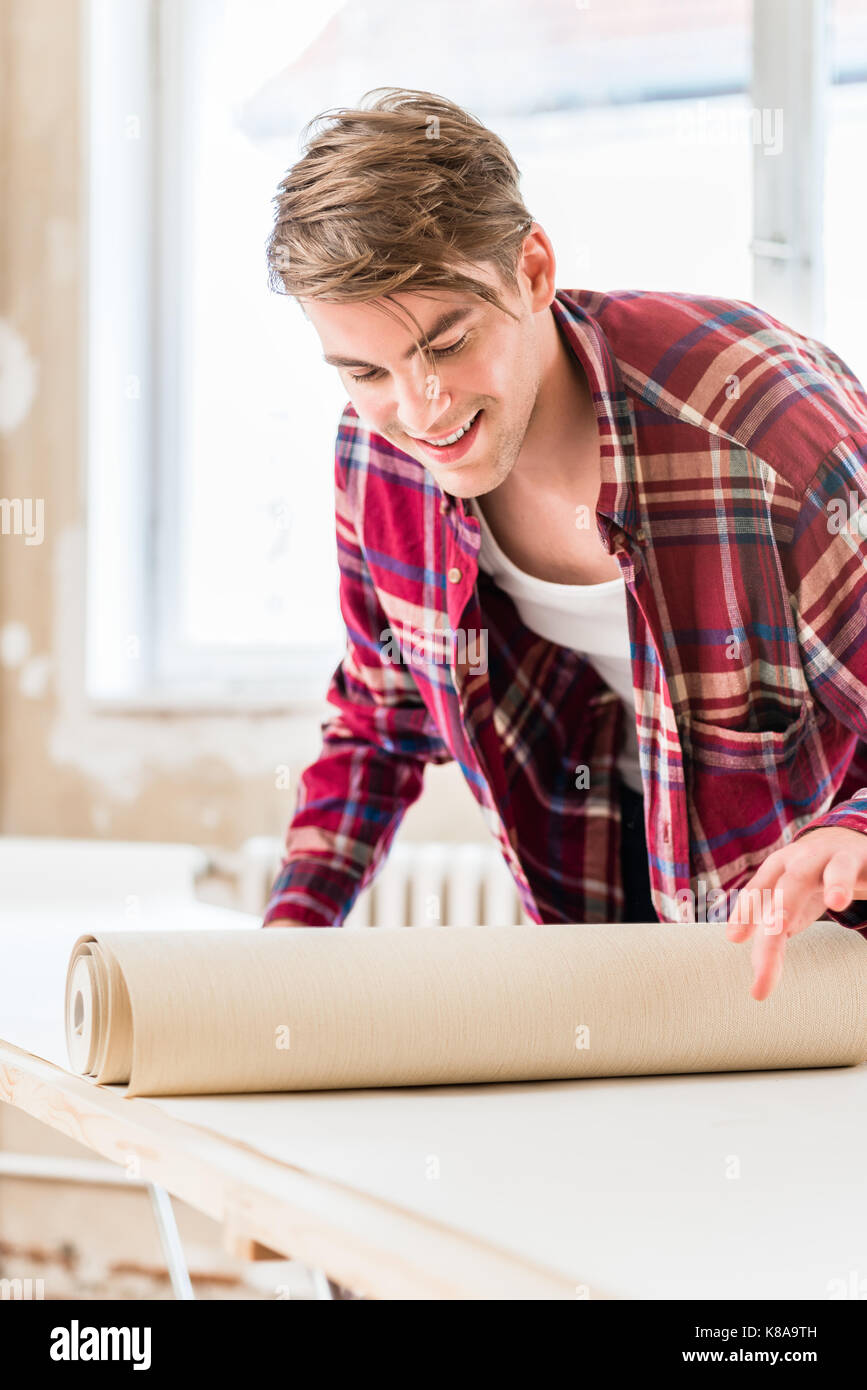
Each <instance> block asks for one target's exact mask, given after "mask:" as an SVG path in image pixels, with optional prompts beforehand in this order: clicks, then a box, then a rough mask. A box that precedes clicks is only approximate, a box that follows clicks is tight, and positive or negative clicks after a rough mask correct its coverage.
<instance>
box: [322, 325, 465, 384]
mask: <svg viewBox="0 0 867 1390" xmlns="http://www.w3.org/2000/svg"><path fill="white" fill-rule="evenodd" d="M469 338H470V334H469V333H465V334H464V335H463V337H462V338H458V341H457V342H456V343H451V344H450V345H449V346H448V347H443V348H432V349H431V351H432V352H433V355H434V357H451V355H452V353H453V352H460V350H461V348H463V347H466V345H467V342H468V341H469ZM348 375H349V380H350V381H378V380H379V378H380V377H381V376H384V375H385V373H384V372H383V370H382V368H381V367H376V368H375V369H374V370H373V371H370V372H361V373H360V374H356V373H355V372H349V374H348Z"/></svg>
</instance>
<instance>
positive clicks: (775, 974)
mask: <svg viewBox="0 0 867 1390" xmlns="http://www.w3.org/2000/svg"><path fill="white" fill-rule="evenodd" d="M787 940H788V937H787V935H786V933H785V932H782V933H781V934H780V935H778V936H766V935H765V934H764V933H763V932H759V934H758V935H757V936H756V939H755V941H754V943H753V952H752V963H753V983H752V988H751V989H750V994H751V995H752V996H753V998H754V999H758V1000H762V999H767V997H768V995H769V994H770V993H771V991H772V990H773V989H774V987H775V985H776V984H777V982H778V980H779V978H780V976H781V975H782V973H783V959H784V957H785V954H786V942H787Z"/></svg>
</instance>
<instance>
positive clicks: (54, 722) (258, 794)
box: [0, 0, 487, 847]
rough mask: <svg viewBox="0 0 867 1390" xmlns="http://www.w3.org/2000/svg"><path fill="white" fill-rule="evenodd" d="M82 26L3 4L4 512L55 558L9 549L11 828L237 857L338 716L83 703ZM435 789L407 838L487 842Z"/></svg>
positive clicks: (430, 782)
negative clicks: (24, 514) (39, 519)
mask: <svg viewBox="0 0 867 1390" xmlns="http://www.w3.org/2000/svg"><path fill="white" fill-rule="evenodd" d="M81 21H82V11H81V6H80V4H79V2H78V0H0V64H2V69H0V170H2V173H0V178H2V183H0V201H2V209H3V212H2V224H3V225H2V243H0V246H2V253H0V277H2V279H0V286H2V292H0V402H2V404H0V442H2V449H3V456H2V486H0V495H2V496H4V497H6V498H9V499H22V500H26V499H32V500H33V501H34V502H36V503H38V500H39V499H41V500H42V502H43V504H44V538H43V539H42V541H41V543H39V544H35V543H34V544H28V543H27V539H26V537H25V535H24V534H18V535H15V534H4V535H2V536H0V720H2V724H0V728H2V733H0V765H2V778H0V829H2V831H3V832H6V833H15V834H33V835H71V836H72V835H74V836H96V837H100V838H122V839H145V840H151V839H153V840H182V841H188V842H193V843H198V844H207V845H219V846H224V847H236V846H237V845H239V844H240V843H241V842H242V841H243V840H244V839H245V838H246V837H247V836H250V835H256V834H280V835H282V833H283V832H284V830H285V826H286V824H287V822H288V820H289V817H290V815H291V810H292V806H293V804H294V800H295V794H296V788H297V776H298V773H299V772H300V770H301V769H302V768H303V766H304V765H305V764H306V763H307V762H309V761H310V760H311V758H312V757H313V756H315V753H316V750H317V747H318V721H319V718H321V716H322V715H323V714H324V713H325V712H326V708H327V707H326V706H325V704H324V702H323V705H322V710H321V713H320V714H317V715H316V716H315V717H313V716H308V717H307V718H306V719H305V720H299V719H298V718H295V717H293V715H292V713H291V710H290V709H289V707H288V700H287V711H286V713H285V714H284V713H282V712H280V713H272V714H261V713H260V714H251V713H244V712H233V711H232V710H225V711H219V712H216V713H206V714H181V713H173V712H163V713H151V714H147V713H136V714H131V713H124V714H117V713H115V714H106V713H97V712H94V711H92V710H91V709H90V708H89V706H88V703H87V701H86V699H85V694H84V689H83V656H84V597H85V595H84V557H85V523H86V507H87V497H86V488H85V459H84V458H83V452H84V451H83V448H82V434H83V383H84V378H83V361H82V354H83V345H84V325H83V310H84V284H83V276H82V270H81V267H82V264H83V257H82V251H83V246H82V240H83V236H84V234H85V223H84V218H83V214H84V207H85V196H84V194H85V190H84V185H83V176H82V170H83V161H82V150H81V134H80V131H81V121H80V107H81V98H82V79H81V73H80V64H79V54H80V47H81V33H80V26H81ZM287 766H288V768H289V769H290V776H289V782H288V786H286V785H283V786H278V785H277V784H278V780H279V779H278V776H277V770H278V768H280V767H287ZM426 780H427V787H426V790H425V794H424V796H423V797H422V799H421V800H420V802H419V803H418V804H417V806H416V807H414V808H412V810H411V811H410V813H409V814H408V816H407V818H406V821H405V824H404V827H403V828H402V831H401V834H402V835H406V836H408V837H410V838H419V839H424V838H443V839H463V838H474V839H486V838H487V833H486V831H485V828H484V824H483V822H482V819H481V816H480V814H479V812H478V809H477V807H476V805H475V802H474V801H473V800H472V797H471V796H470V793H469V791H468V790H467V788H466V787H465V785H464V783H463V781H462V779H461V777H460V774H459V772H458V769H457V768H456V767H454V766H450V767H446V768H431V769H429V770H428V775H427V779H426ZM283 781H284V783H285V778H284V779H283Z"/></svg>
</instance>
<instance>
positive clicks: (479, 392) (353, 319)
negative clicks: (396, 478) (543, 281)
mask: <svg viewBox="0 0 867 1390" xmlns="http://www.w3.org/2000/svg"><path fill="white" fill-rule="evenodd" d="M473 271H474V273H475V274H476V275H477V276H478V278H480V279H484V280H485V281H486V282H487V283H488V284H490V285H492V286H494V287H496V289H497V290H498V292H499V294H500V296H501V298H502V300H503V302H504V303H506V304H508V306H509V308H510V309H511V310H512V311H513V312H514V313H515V315H516V316H517V317H516V318H515V319H512V318H509V316H508V315H507V314H504V313H503V312H502V310H500V309H497V308H496V307H495V306H494V305H492V304H488V303H486V302H485V301H484V300H480V299H479V298H478V297H476V296H473V295H470V294H457V293H453V292H450V291H445V290H436V291H433V290H432V291H429V292H427V291H426V292H424V293H414V294H409V293H408V294H396V295H394V296H393V297H392V299H391V300H390V301H389V307H390V308H392V310H396V311H397V313H398V314H399V315H400V317H401V320H402V321H401V322H396V321H395V319H394V318H392V317H391V316H390V315H389V314H386V313H384V312H383V311H382V310H381V309H380V308H379V307H378V306H377V305H376V304H375V303H373V302H366V303H362V304H334V303H326V302H324V301H323V300H313V299H308V300H304V301H303V307H304V311H305V313H306V314H307V317H308V318H309V319H310V321H311V322H312V323H313V325H314V327H315V328H316V331H317V333H318V334H319V338H320V341H321V343H322V347H323V351H324V354H325V359H326V361H328V362H331V363H332V365H334V366H336V367H337V369H338V371H339V373H340V379H341V381H342V382H343V385H344V387H345V389H346V392H347V394H348V396H349V398H350V400H351V401H352V404H353V406H354V407H355V409H356V411H357V412H358V415H359V418H360V419H361V421H362V423H363V424H364V425H365V426H366V427H367V428H368V429H370V430H372V431H374V432H375V433H376V434H379V435H382V436H383V438H385V439H388V440H390V442H391V443H392V444H394V445H396V447H397V448H398V449H400V450H402V451H403V452H404V453H406V454H409V455H410V456H411V457H412V458H414V459H417V460H418V462H419V463H421V464H423V465H424V467H425V468H426V469H427V470H428V472H429V473H430V474H431V475H432V476H433V477H434V478H435V479H436V481H437V483H439V485H440V486H441V487H442V488H443V490H444V491H446V492H450V493H451V494H452V495H453V496H455V497H478V496H481V495H482V494H484V493H486V492H489V491H490V490H491V489H492V488H495V487H497V486H498V485H499V484H500V483H501V482H502V481H503V480H504V478H506V477H507V476H508V474H509V473H510V472H511V469H512V468H513V466H514V464H515V462H516V461H517V458H518V455H519V453H520V450H521V445H522V443H523V440H524V435H525V433H526V431H527V426H528V424H529V421H530V417H531V415H532V412H533V406H534V404H535V401H536V395H537V392H538V389H539V382H540V379H541V366H540V353H539V344H538V337H537V333H538V322H537V320H538V317H539V312H538V310H534V308H533V307H532V306H533V300H532V297H531V295H530V293H529V292H528V291H527V289H526V287H525V285H524V284H523V282H522V279H521V277H520V275H519V279H518V286H517V288H515V287H507V286H505V285H503V283H502V281H501V280H500V278H499V277H498V276H497V274H496V272H495V270H494V269H493V268H492V267H490V266H474V267H473ZM404 309H409V310H410V312H411V313H412V314H413V315H414V316H415V318H416V319H417V321H418V323H419V324H420V325H421V327H422V328H423V329H425V331H426V332H427V335H428V339H429V342H430V345H431V348H432V349H433V351H434V362H435V372H434V373H432V372H431V365H430V362H426V361H425V359H423V358H422V356H421V354H420V353H419V352H418V351H417V350H416V348H415V346H414V336H416V335H415V332H414V326H413V323H412V319H410V318H406V317H405V316H404V314H403V312H402V311H403V310H404ZM468 425H469V429H467V430H466V433H465V434H464V435H462V436H461V437H460V438H459V439H457V440H455V441H454V442H453V443H451V444H444V443H443V441H444V440H446V439H448V438H449V437H450V436H451V435H454V434H456V433H457V432H458V431H459V430H460V429H461V428H462V427H465V426H468Z"/></svg>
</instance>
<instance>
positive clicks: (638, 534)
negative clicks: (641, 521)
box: [635, 526, 644, 541]
mask: <svg viewBox="0 0 867 1390" xmlns="http://www.w3.org/2000/svg"><path fill="white" fill-rule="evenodd" d="M635 539H636V540H637V541H643V540H644V531H643V529H642V528H641V527H640V526H639V528H638V530H637V531H636V533H635Z"/></svg>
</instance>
